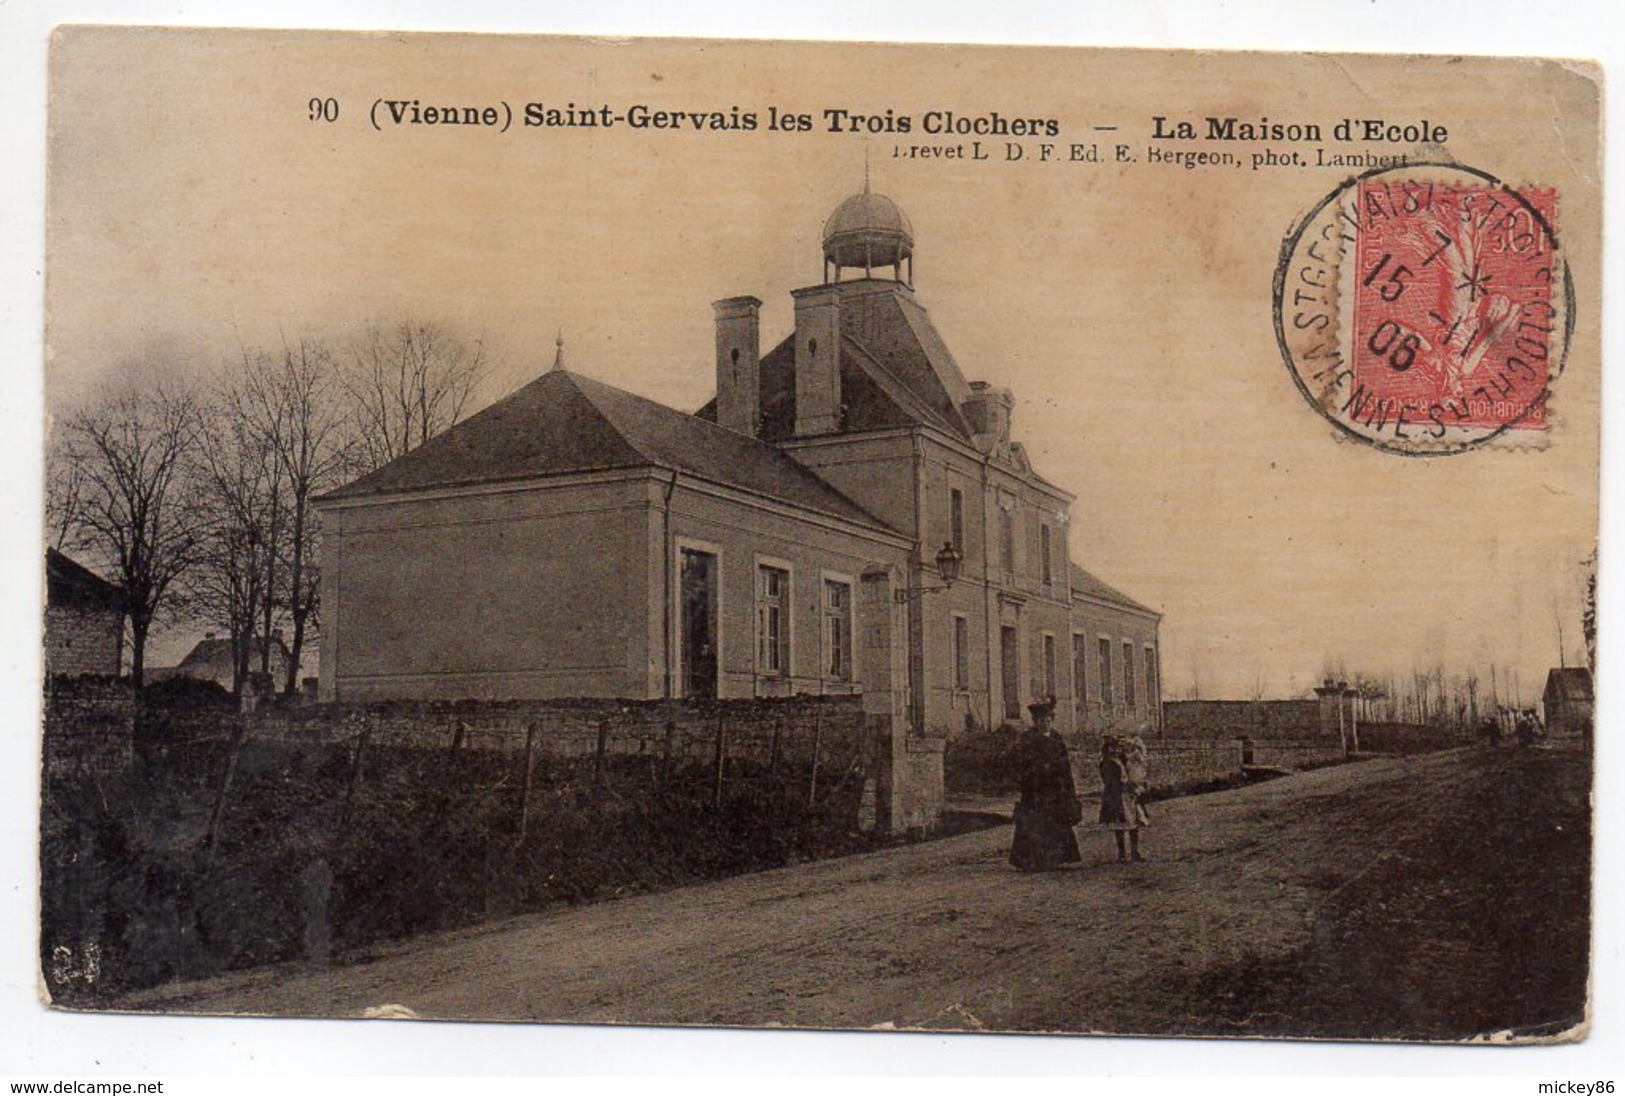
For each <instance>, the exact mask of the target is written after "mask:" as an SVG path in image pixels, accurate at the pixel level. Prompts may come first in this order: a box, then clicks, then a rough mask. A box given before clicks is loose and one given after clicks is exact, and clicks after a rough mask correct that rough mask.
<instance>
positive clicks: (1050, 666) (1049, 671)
mask: <svg viewBox="0 0 1625 1096" xmlns="http://www.w3.org/2000/svg"><path fill="white" fill-rule="evenodd" d="M1055 695H1056V689H1055V637H1054V636H1052V635H1050V634H1049V633H1048V632H1045V633H1044V696H1045V697H1046V698H1050V699H1053V698H1054V697H1055Z"/></svg>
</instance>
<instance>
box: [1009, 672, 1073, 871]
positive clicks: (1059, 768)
mask: <svg viewBox="0 0 1625 1096" xmlns="http://www.w3.org/2000/svg"><path fill="white" fill-rule="evenodd" d="M1027 710H1028V711H1029V712H1031V713H1032V717H1033V725H1032V727H1031V728H1029V729H1028V730H1027V732H1026V733H1025V734H1024V735H1022V739H1021V801H1020V802H1018V803H1017V804H1016V839H1015V842H1014V843H1013V844H1012V845H1011V846H1010V863H1011V864H1013V865H1014V866H1016V867H1017V868H1020V869H1021V870H1022V871H1051V870H1053V869H1055V868H1058V867H1060V866H1061V865H1062V864H1076V863H1078V862H1079V861H1080V860H1082V859H1083V854H1082V853H1081V852H1080V851H1079V850H1078V838H1077V835H1076V834H1074V833H1073V832H1072V827H1073V826H1074V825H1076V824H1077V823H1078V822H1079V821H1080V819H1081V818H1082V814H1081V808H1080V807H1079V804H1078V795H1077V787H1076V785H1075V784H1074V783H1073V782H1072V759H1071V756H1070V755H1069V754H1068V753H1067V750H1066V742H1065V741H1064V740H1062V738H1061V736H1060V735H1059V734H1057V733H1056V732H1055V730H1054V728H1053V727H1051V726H1050V716H1051V715H1052V714H1053V713H1054V711H1055V702H1054V701H1053V700H1049V701H1045V702H1042V703H1039V704H1032V705H1029V706H1028V708H1027Z"/></svg>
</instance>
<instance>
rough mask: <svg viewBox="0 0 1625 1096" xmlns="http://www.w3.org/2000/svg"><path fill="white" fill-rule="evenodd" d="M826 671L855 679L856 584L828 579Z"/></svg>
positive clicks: (825, 591) (844, 679)
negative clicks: (853, 601)
mask: <svg viewBox="0 0 1625 1096" xmlns="http://www.w3.org/2000/svg"><path fill="white" fill-rule="evenodd" d="M824 673H825V675H826V676H828V677H832V678H834V679H835V680H836V681H851V680H852V584H851V583H849V582H837V581H835V580H834V579H828V578H827V579H825V580H824Z"/></svg>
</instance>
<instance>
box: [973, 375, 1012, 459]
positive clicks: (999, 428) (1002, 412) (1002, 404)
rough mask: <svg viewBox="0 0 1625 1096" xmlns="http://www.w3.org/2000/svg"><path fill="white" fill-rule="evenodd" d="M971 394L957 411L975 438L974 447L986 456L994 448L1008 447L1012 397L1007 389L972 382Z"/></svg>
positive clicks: (980, 382)
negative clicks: (963, 417) (962, 415)
mask: <svg viewBox="0 0 1625 1096" xmlns="http://www.w3.org/2000/svg"><path fill="white" fill-rule="evenodd" d="M970 393H971V394H970V398H969V399H967V400H966V401H965V402H964V403H963V404H962V405H961V406H960V410H961V411H962V412H964V415H965V422H966V424H967V425H969V426H970V429H971V433H972V434H973V435H975V439H976V447H977V448H978V449H980V450H982V452H984V453H985V452H988V451H989V450H991V449H992V448H993V447H994V446H997V445H1008V444H1009V443H1010V415H1011V412H1013V411H1014V410H1015V406H1016V397H1015V394H1014V393H1013V392H1011V391H1010V390H1009V389H1008V388H994V387H993V386H992V385H991V384H988V383H987V382H986V381H971V385H970Z"/></svg>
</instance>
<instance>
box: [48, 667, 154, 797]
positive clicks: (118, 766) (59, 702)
mask: <svg viewBox="0 0 1625 1096" xmlns="http://www.w3.org/2000/svg"><path fill="white" fill-rule="evenodd" d="M135 721H136V693H135V689H134V687H132V686H131V685H130V683H129V682H128V681H125V680H121V679H119V678H113V677H68V676H65V675H60V674H58V675H53V676H52V677H50V678H48V679H47V680H46V685H45V742H44V755H45V757H44V761H45V773H46V776H47V777H52V776H67V775H72V774H74V773H76V772H79V771H82V770H87V769H88V770H90V771H93V772H98V773H107V772H123V771H125V770H127V769H128V768H129V767H130V763H131V761H132V759H133V757H134V744H135Z"/></svg>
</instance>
